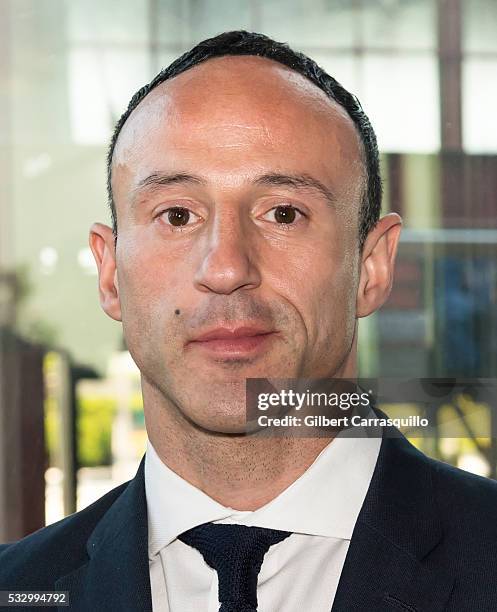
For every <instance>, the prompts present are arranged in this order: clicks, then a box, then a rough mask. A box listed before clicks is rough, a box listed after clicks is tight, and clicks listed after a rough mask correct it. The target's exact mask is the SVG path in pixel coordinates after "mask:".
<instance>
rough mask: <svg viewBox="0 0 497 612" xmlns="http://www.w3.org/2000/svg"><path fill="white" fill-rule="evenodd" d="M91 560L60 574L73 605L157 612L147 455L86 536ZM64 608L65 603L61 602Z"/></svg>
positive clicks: (77, 609)
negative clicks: (150, 561)
mask: <svg viewBox="0 0 497 612" xmlns="http://www.w3.org/2000/svg"><path fill="white" fill-rule="evenodd" d="M87 551H88V555H89V561H88V562H87V563H86V564H85V565H83V566H81V567H79V568H77V569H76V570H75V571H73V572H72V573H70V574H67V575H66V576H63V577H61V578H59V580H57V582H56V585H55V588H56V589H57V590H64V591H69V600H70V605H71V610H74V612H88V610H105V609H108V610H126V611H127V612H152V597H151V590H150V577H149V565H148V523H147V505H146V498H145V479H144V457H143V458H142V460H141V463H140V466H139V468H138V471H137V473H136V476H135V477H134V478H133V479H132V480H131V481H130V483H129V485H128V486H127V487H126V489H125V490H124V492H123V493H122V494H121V495H120V496H119V497H118V499H117V500H116V501H115V502H114V504H113V505H112V506H111V507H110V509H109V510H108V511H107V513H106V514H105V515H104V517H103V518H102V519H101V521H100V522H99V523H98V524H97V526H96V528H95V530H94V531H93V533H92V535H91V536H90V538H89V539H88V542H87ZM59 609H60V610H61V612H62V611H64V610H66V608H62V607H61V608H59Z"/></svg>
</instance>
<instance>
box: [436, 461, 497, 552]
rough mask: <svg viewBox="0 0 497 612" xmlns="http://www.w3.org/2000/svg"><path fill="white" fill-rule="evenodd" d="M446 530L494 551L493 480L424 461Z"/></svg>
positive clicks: (496, 485) (496, 488)
mask: <svg viewBox="0 0 497 612" xmlns="http://www.w3.org/2000/svg"><path fill="white" fill-rule="evenodd" d="M427 460H428V462H429V464H430V465H431V468H432V474H433V484H434V491H435V496H436V500H434V501H435V502H436V505H437V506H438V509H439V512H440V515H441V517H442V519H443V522H444V525H445V527H446V531H448V530H449V528H450V532H452V533H454V534H455V533H459V534H462V533H466V534H468V536H470V537H471V539H472V540H473V541H476V540H481V539H484V540H485V542H484V543H485V544H488V545H491V546H492V547H493V549H494V551H496V550H497V481H495V480H492V479H491V478H485V477H483V476H477V475H476V474H472V473H470V472H466V471H465V470H461V469H459V468H456V467H453V466H451V465H448V464H446V463H443V462H441V461H437V460H435V459H427Z"/></svg>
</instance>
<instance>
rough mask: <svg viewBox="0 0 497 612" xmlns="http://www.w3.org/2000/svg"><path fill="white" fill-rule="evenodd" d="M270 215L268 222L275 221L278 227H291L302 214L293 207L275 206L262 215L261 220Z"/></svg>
mask: <svg viewBox="0 0 497 612" xmlns="http://www.w3.org/2000/svg"><path fill="white" fill-rule="evenodd" d="M268 215H270V216H271V217H272V218H269V219H268V220H269V221H275V222H276V223H278V224H280V225H283V224H285V225H291V224H292V223H295V221H296V220H297V219H298V218H299V216H300V217H303V216H304V214H303V213H302V212H300V210H299V209H298V208H295V206H291V205H290V204H281V205H280V206H275V207H274V208H271V210H268V212H267V213H266V214H265V215H263V218H267V216H268Z"/></svg>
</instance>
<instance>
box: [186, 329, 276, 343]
mask: <svg viewBox="0 0 497 612" xmlns="http://www.w3.org/2000/svg"><path fill="white" fill-rule="evenodd" d="M268 333H271V331H270V330H267V329H264V328H262V327H252V326H247V325H245V326H242V327H235V328H233V329H230V328H228V327H218V328H216V329H212V330H210V331H207V332H205V333H203V334H200V336H197V337H196V338H195V339H194V340H193V341H194V342H209V341H210V340H234V339H235V338H250V337H253V336H259V335H263V334H268Z"/></svg>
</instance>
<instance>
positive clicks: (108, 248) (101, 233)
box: [89, 223, 121, 321]
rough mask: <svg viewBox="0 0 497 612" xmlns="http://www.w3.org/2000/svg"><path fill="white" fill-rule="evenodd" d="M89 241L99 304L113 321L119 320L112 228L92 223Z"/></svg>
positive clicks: (119, 311) (119, 307)
mask: <svg viewBox="0 0 497 612" xmlns="http://www.w3.org/2000/svg"><path fill="white" fill-rule="evenodd" d="M89 243H90V248H91V250H92V253H93V256H94V258H95V262H96V264H97V268H98V290H99V295H100V305H101V306H102V309H103V310H104V312H105V313H106V314H107V315H108V316H109V317H111V318H112V319H114V320H115V321H121V304H120V301H119V286H118V283H117V269H116V254H115V242H114V234H113V233H112V229H111V228H110V227H109V226H107V225H104V224H102V223H94V224H93V225H92V226H91V228H90V238H89Z"/></svg>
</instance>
